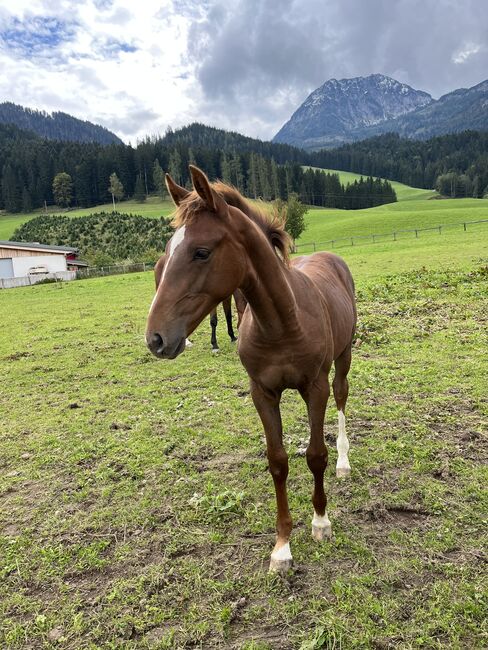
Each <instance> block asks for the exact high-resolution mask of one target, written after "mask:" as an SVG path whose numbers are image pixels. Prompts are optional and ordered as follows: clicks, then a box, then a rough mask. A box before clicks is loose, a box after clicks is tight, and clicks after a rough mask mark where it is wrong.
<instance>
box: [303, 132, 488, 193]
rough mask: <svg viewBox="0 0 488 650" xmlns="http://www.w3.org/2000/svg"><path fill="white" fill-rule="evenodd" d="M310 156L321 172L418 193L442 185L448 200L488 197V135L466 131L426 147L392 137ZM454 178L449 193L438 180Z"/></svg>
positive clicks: (395, 136) (427, 144)
mask: <svg viewBox="0 0 488 650" xmlns="http://www.w3.org/2000/svg"><path fill="white" fill-rule="evenodd" d="M310 156H311V159H312V161H313V162H312V163H311V164H313V165H315V166H317V167H326V168H327V167H330V168H333V169H341V170H344V171H351V172H356V173H358V174H364V175H372V176H381V177H383V178H389V179H390V180H394V181H399V182H401V183H405V184H407V185H412V186H413V187H424V188H428V189H431V188H435V187H436V186H437V185H438V186H439V188H438V189H440V190H441V191H442V192H443V193H447V196H453V197H455V196H471V197H474V198H481V197H482V196H484V195H485V194H486V193H487V192H488V132H486V131H464V132H463V133H455V134H451V135H443V136H439V137H436V138H431V139H430V140H427V141H423V142H421V141H416V140H409V139H407V138H401V137H400V136H398V135H396V134H394V133H389V134H386V135H380V136H377V137H375V138H370V139H368V140H362V141H361V142H355V143H353V144H347V145H343V146H342V147H339V148H337V149H332V150H325V149H323V150H322V151H317V152H315V153H313V154H310ZM450 173H452V174H454V176H450V177H449V179H448V181H447V183H448V188H447V190H446V187H445V183H443V179H439V177H442V176H443V175H446V174H450ZM456 187H457V191H456ZM453 192H454V193H453Z"/></svg>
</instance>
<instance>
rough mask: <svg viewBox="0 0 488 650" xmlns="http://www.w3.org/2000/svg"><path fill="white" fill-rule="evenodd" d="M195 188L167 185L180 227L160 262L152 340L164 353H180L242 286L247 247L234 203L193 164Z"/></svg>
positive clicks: (151, 320) (150, 327)
mask: <svg viewBox="0 0 488 650" xmlns="http://www.w3.org/2000/svg"><path fill="white" fill-rule="evenodd" d="M190 172H191V177H192V181H193V187H194V191H193V192H189V191H188V190H186V189H185V188H183V187H180V186H179V185H177V184H176V183H175V182H174V181H173V179H172V178H171V177H170V176H169V175H168V174H167V175H166V185H167V187H168V190H169V192H170V194H171V196H172V198H173V201H174V203H175V205H176V206H177V208H178V209H177V212H176V218H175V224H176V225H177V229H176V232H175V233H174V235H173V237H172V238H171V239H170V241H169V242H168V245H167V246H166V253H165V255H164V256H163V258H161V259H160V260H159V262H158V263H157V265H156V268H155V276H156V295H155V296H154V300H153V302H152V305H151V309H150V310H149V316H148V319H147V327H146V343H147V345H148V347H149V349H150V350H151V352H152V353H153V354H154V355H155V356H157V357H159V358H166V359H174V358H175V357H177V356H178V355H179V354H181V352H183V350H184V349H185V339H186V337H187V336H189V335H190V334H191V333H192V332H193V330H194V329H195V328H196V327H197V326H198V325H199V324H200V323H201V321H202V320H203V319H204V318H205V316H207V315H208V314H209V313H210V312H211V311H212V309H214V308H215V307H216V306H217V305H218V304H219V303H220V302H222V300H223V299H224V298H227V297H228V296H230V295H231V294H232V292H233V291H234V290H235V289H236V288H237V287H238V286H239V284H240V282H241V281H242V277H243V273H244V271H243V267H242V265H239V264H238V263H236V262H237V261H238V260H239V256H240V255H242V249H241V247H240V245H239V244H238V243H237V241H236V239H235V237H234V236H233V234H234V235H235V232H234V233H233V228H232V219H231V218H230V216H229V206H228V205H227V203H226V201H225V200H224V198H223V197H222V196H221V195H220V194H219V193H217V192H216V191H215V190H214V189H213V188H212V187H211V186H210V184H209V182H208V179H207V177H206V176H205V174H204V173H203V172H202V171H201V170H200V169H198V168H197V167H193V166H192V165H190Z"/></svg>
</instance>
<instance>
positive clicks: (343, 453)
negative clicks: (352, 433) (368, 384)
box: [332, 346, 351, 477]
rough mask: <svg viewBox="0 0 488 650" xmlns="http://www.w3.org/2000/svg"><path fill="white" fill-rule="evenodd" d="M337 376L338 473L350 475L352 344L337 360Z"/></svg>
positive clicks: (335, 378) (334, 385) (334, 384)
mask: <svg viewBox="0 0 488 650" xmlns="http://www.w3.org/2000/svg"><path fill="white" fill-rule="evenodd" d="M334 365H335V377H334V381H333V382H332V388H333V390H334V399H335V402H336V404H337V410H338V412H339V413H338V418H339V435H338V436H337V454H338V456H337V465H336V475H337V476H339V477H341V476H349V474H350V473H351V466H350V464H349V458H348V456H347V454H348V452H349V440H348V439H347V435H346V415H345V413H346V402H347V396H348V393H349V384H348V381H347V373H348V372H349V368H350V367H351V346H347V348H346V349H345V350H344V352H343V353H342V354H341V355H340V356H339V357H337V359H336V360H335V364H334Z"/></svg>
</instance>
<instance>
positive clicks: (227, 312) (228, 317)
mask: <svg viewBox="0 0 488 650" xmlns="http://www.w3.org/2000/svg"><path fill="white" fill-rule="evenodd" d="M170 242H171V239H170V240H169V241H168V244H167V246H169V247H170V246H171V244H170ZM165 263H166V254H164V255H161V257H160V258H159V260H158V261H157V262H156V264H155V266H154V279H155V281H156V291H157V290H158V286H159V282H160V280H161V276H162V275H163V271H164V265H165ZM233 296H234V302H235V305H236V311H237V328H238V329H239V325H240V324H241V319H242V314H243V313H244V309H245V308H246V299H245V298H244V296H243V295H242V293H241V292H240V291H239V290H237V291H234V294H233ZM222 309H223V310H224V316H225V322H226V323H227V334H228V335H229V338H230V340H231V341H232V343H235V342H236V341H237V336H236V335H235V334H234V327H233V325H232V296H228V297H227V298H224V300H222ZM218 322H219V321H218V318H217V307H215V309H212V311H211V312H210V327H211V329H212V333H211V335H210V343H211V345H212V352H218V351H219V350H220V348H219V344H218V343H217V324H218ZM191 345H192V343H191V342H190V341H189V340H187V341H186V346H187V347H189V346H190V347H191Z"/></svg>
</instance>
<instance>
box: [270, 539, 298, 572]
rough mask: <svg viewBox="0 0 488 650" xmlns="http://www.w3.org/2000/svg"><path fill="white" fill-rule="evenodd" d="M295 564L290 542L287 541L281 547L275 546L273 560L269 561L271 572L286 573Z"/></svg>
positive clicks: (272, 554)
mask: <svg viewBox="0 0 488 650" xmlns="http://www.w3.org/2000/svg"><path fill="white" fill-rule="evenodd" d="M292 565H293V558H292V556H291V551H290V544H289V543H288V542H287V543H286V544H283V545H282V546H280V547H279V548H276V547H275V548H274V549H273V552H272V553H271V560H270V562H269V572H270V573H280V574H282V575H283V574H285V573H286V572H287V571H289V570H290V569H291V567H292Z"/></svg>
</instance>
